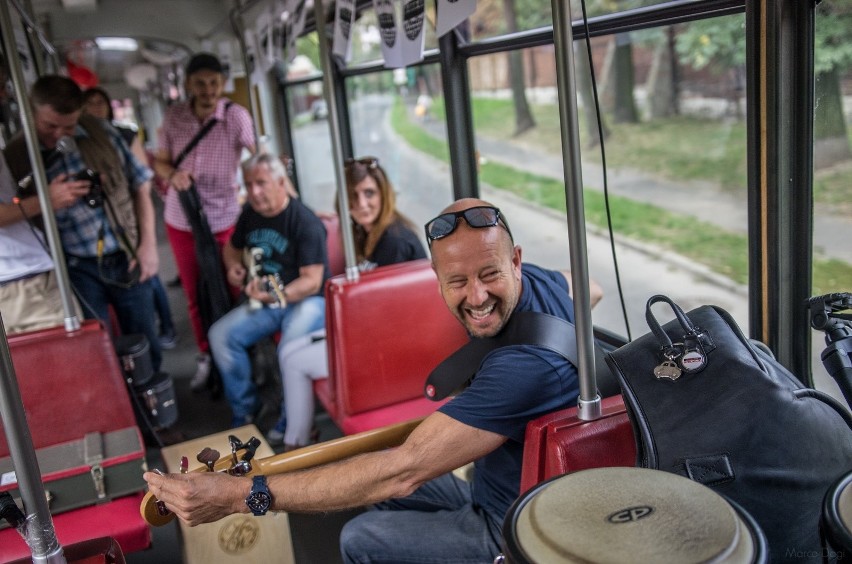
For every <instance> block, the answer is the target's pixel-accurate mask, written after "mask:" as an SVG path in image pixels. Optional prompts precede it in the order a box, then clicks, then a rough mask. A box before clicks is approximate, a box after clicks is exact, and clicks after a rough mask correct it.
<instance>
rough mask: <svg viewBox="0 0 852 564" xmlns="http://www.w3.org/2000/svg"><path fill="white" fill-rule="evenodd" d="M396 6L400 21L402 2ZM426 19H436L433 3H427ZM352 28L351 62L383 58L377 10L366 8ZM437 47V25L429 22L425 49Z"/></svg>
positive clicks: (431, 20)
mask: <svg viewBox="0 0 852 564" xmlns="http://www.w3.org/2000/svg"><path fill="white" fill-rule="evenodd" d="M394 6H395V7H396V18H397V21H399V18H400V17H401V16H402V3H394ZM426 19H427V20H429V21H430V22H433V23H434V21H435V9H434V6H433V5H432V4H431V3H429V4H427V5H426ZM352 29H353V34H352V59H351V60H350V61H349V64H359V63H366V62H370V61H379V60H382V50H381V40H382V38H381V34H380V32H379V24H378V21H377V18H376V10H375V9H374V8H372V7H370V8H367V9H365V10H364V11H363V12H362V13H360V14H359V16H358V19H357V20H356V21H355V25H354V26H353V28H352ZM437 48H438V38H437V37H436V36H435V26H434V25H432V24H428V23H427V24H426V26H425V28H424V41H423V49H424V50H427V51H428V50H430V49H437Z"/></svg>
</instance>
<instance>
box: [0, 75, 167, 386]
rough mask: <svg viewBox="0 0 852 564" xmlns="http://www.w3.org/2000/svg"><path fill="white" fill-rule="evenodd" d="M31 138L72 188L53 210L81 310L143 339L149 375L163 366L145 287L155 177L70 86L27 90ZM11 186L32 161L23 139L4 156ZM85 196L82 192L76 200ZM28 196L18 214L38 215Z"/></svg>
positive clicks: (152, 257) (48, 168) (58, 80)
mask: <svg viewBox="0 0 852 564" xmlns="http://www.w3.org/2000/svg"><path fill="white" fill-rule="evenodd" d="M30 103H31V105H32V110H33V119H34V122H35V130H36V136H37V137H38V141H39V145H40V147H41V151H42V159H43V161H44V163H45V173H46V174H47V178H48V181H53V180H54V179H57V178H60V176H61V175H66V176H65V178H66V179H76V180H79V181H83V182H84V184H83V186H85V190H81V189H80V185H79V184H75V186H76V187H77V191H75V192H72V193H70V195H69V197H71V196H76V198H72V201H71V203H70V204H68V205H66V206H65V207H61V208H58V209H56V210H55V215H56V223H57V228H58V230H59V236H60V240H61V242H62V248H63V250H64V251H65V256H66V262H67V265H68V274H69V277H70V279H71V284H72V285H73V286H74V290H75V292H76V293H77V296H78V297H79V298H80V300H81V304H82V306H83V312H84V314H85V316H86V317H88V318H97V319H100V320H101V321H103V322H104V323H106V324H107V326H109V306H110V305H112V307H113V309H114V310H115V313H116V315H117V316H118V321H119V324H120V325H121V330H122V331H123V332H126V333H144V334H145V336H146V337H147V338H148V342H149V344H150V346H151V359H152V361H153V364H154V370H155V371H158V370H159V368H160V363H161V360H162V353H161V351H160V346H159V341H158V339H157V332H156V329H155V325H154V318H153V310H154V308H153V299H154V298H153V291H152V288H151V285H150V282H148V279H150V278H151V276H153V275H154V274H156V273H157V269H158V268H159V257H158V255H157V241H156V233H155V225H154V207H153V202H152V201H151V194H150V192H151V183H150V180H151V177H152V176H153V173H152V172H151V170H150V169H148V168H147V167H146V166H145V165H144V164H143V163H140V162H139V161H138V160H137V159H136V157H134V156H133V154H132V153H131V151H130V149H129V148H128V147H127V145H126V144H125V143H124V141H123V140H122V138H121V135H120V134H119V133H118V131H116V130H115V128H113V127H112V126H111V125H110V124H108V123H107V122H105V121H103V120H98V119H97V118H92V117H90V116H81V113H82V108H83V92H82V91H81V90H80V88H79V87H78V86H77V84H75V83H74V82H73V81H72V80H70V79H68V78H65V77H62V76H56V75H48V76H43V77H41V78H39V79H38V80H37V81H36V82H35V84H33V87H32V89H31V91H30ZM4 153H5V156H6V161H7V163H8V164H9V168H10V170H11V171H12V173H13V176H14V177H15V179H16V180H20V179H22V178H25V177H26V176H27V174H28V173H29V171H30V161H29V156H28V153H27V148H26V144H25V141H24V138H23V136H22V135H20V134H19V135H17V136H16V137H15V138H13V139H12V140H11V141H10V142H9V146H8V147H7V148H6V150H5V151H4ZM80 192H82V194H80ZM33 199H35V196H34V195H32V194H31V193H30V192H29V191H27V192H25V193H21V194H19V202H20V204H21V206H20V211H21V213H22V214H23V215H25V216H26V217H23V219H28V220H30V219H31V216H30V215H29V214H27V210H28V209H29V210H31V211H32V212H35V213H41V210H40V209H39V208H38V202H37V199H36V200H35V202H33Z"/></svg>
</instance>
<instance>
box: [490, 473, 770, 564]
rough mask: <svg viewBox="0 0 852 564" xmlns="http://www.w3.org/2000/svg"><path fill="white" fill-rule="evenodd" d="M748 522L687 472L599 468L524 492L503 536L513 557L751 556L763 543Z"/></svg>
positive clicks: (680, 559) (679, 559) (674, 559)
mask: <svg viewBox="0 0 852 564" xmlns="http://www.w3.org/2000/svg"><path fill="white" fill-rule="evenodd" d="M747 521H748V523H747V522H746V521H744V520H743V519H742V518H741V517H740V514H739V513H738V511H737V510H736V509H735V508H734V507H733V506H732V505H731V504H730V503H728V502H727V501H726V500H725V499H724V498H723V497H722V496H720V495H719V494H717V493H715V492H714V491H713V490H711V489H710V488H708V487H706V486H703V485H701V484H698V483H696V482H693V481H692V480H689V479H687V478H683V477H681V476H677V475H675V474H671V473H669V472H662V471H659V470H647V469H644V468H598V469H594V470H584V471H581V472H576V473H573V474H568V475H565V476H561V477H559V478H554V479H552V480H550V481H547V482H544V483H542V484H539V486H537V487H536V488H533V489H532V490H530V491H529V492H527V494H525V495H524V496H522V497H521V498H520V499H518V501H517V502H516V503H515V505H514V506H513V507H512V509H511V510H510V511H509V516H508V518H507V522H506V524H505V525H504V536H505V537H506V542H507V553H508V554H507V556H508V558H509V561H511V562H513V563H515V562H530V563H541V564H544V563H547V564H551V563H554V562H629V563H634V562H657V563H667V562H671V563H677V564H683V563H686V562H754V561H755V560H760V559H761V555H762V556H763V557H765V553H766V551H765V545H764V544H763V543H761V540H760V538H759V535H757V537H756V536H754V535H753V534H752V530H753V529H756V525H754V522H753V521H752V520H751V519H750V518H748V519H747ZM507 529H508V530H507Z"/></svg>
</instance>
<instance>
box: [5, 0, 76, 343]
mask: <svg viewBox="0 0 852 564" xmlns="http://www.w3.org/2000/svg"><path fill="white" fill-rule="evenodd" d="M0 32H2V34H3V49H5V51H6V53H17V52H18V47H17V45H15V36H14V31H13V29H12V17H11V15H10V14H9V4H8V3H7V2H0ZM6 59H7V62H8V64H9V73H10V74H11V75H12V83H13V84H14V86H15V96H17V98H18V101H19V104H18V107H19V108H20V110H21V122H22V124H23V129H24V137H25V138H26V142H27V151H28V152H29V154H30V164H31V165H32V169H33V179H34V180H35V183H36V190H37V192H38V201H39V205H40V206H41V216H42V218H43V219H44V233H45V235H46V236H47V243H48V245H49V246H50V254H51V257H52V258H53V266H54V270H55V271H56V282H57V284H58V286H59V297H60V299H61V300H62V311H63V312H64V315H65V330H66V331H68V332H71V331H76V330H77V329H79V328H80V319H79V318H78V317H77V314H76V311H75V308H74V305H73V302H72V301H71V299H72V293H71V282H70V280H69V278H68V268H67V266H66V264H65V254H64V253H63V252H62V243H61V242H60V239H59V230H58V229H57V227H56V217H55V216H54V215H53V206H52V205H51V203H50V192H49V188H48V182H47V176H46V174H45V172H44V164H43V162H42V159H41V149H40V148H39V146H38V137H36V132H35V125H34V124H35V121H34V120H33V112H32V108H31V107H30V103H29V98H28V95H27V91H26V89H25V88H24V83H25V81H24V73H23V70H22V69H21V61H20V59H19V58H18V57H15V56H9V57H6Z"/></svg>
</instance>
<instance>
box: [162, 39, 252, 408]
mask: <svg viewBox="0 0 852 564" xmlns="http://www.w3.org/2000/svg"><path fill="white" fill-rule="evenodd" d="M224 85H225V74H224V69H223V67H222V64H221V63H220V62H219V60H218V59H217V58H216V57H215V56H213V55H211V54H209V53H199V54H197V55H195V56H193V57H192V59H190V61H189V63H188V64H187V67H186V92H187V95H188V97H189V99H188V100H187V101H185V102H181V103H178V104H175V105H173V106H172V107H170V108H169V109H168V111H167V112H166V115H165V117H164V119H163V125H162V134H161V135H160V147H159V150H158V151H157V155H156V161H155V163H154V168H155V169H156V171H157V173H158V174H159V175H160V176H161V177H162V178H166V179H168V192H167V193H166V199H165V200H166V203H165V221H166V230H167V234H168V237H169V242H170V243H171V246H172V252H173V253H174V256H175V263H176V264H177V268H178V274H179V275H180V279H181V281H182V284H183V288H184V292H186V298H187V302H188V306H189V317H190V321H191V323H192V329H193V332H194V333H195V340H196V342H197V344H198V350H199V355H198V370H197V371H196V373H195V376H193V378H192V381H191V382H190V386H191V388H192V389H193V390H194V391H198V390H201V389H202V388H204V387H205V385H206V384H207V379H208V377H209V375H210V351H209V345H208V342H207V334H206V331H205V328H204V326H203V325H202V322H201V314H200V311H199V306H198V296H197V283H198V277H199V275H200V272H199V267H198V262H197V260H196V256H195V239H194V236H193V233H192V229H191V227H190V223H189V221H188V220H187V218H186V215H185V214H184V211H183V208H182V207H181V204H180V200H179V198H178V192H179V191H182V190H187V189H189V187H190V186H191V185H192V183H193V181H194V182H195V186H196V188H197V190H198V194H199V196H200V198H201V203H202V205H203V207H204V212H205V215H206V216H207V222H208V223H209V224H210V229H211V231H212V232H213V235H214V237H215V238H216V242H217V244H218V246H219V250H220V252H221V249H222V246H223V245H224V244H225V243H226V242H227V241H228V240H229V239H230V238H231V233H233V231H234V224H235V223H236V220H237V216H238V215H239V212H240V208H239V203H238V201H237V192H238V189H239V187H238V185H237V169H238V167H239V163H240V155H241V153H242V151H243V149H248V150H249V151H250V152H251V153H254V152H255V137H254V126H253V124H252V119H251V115H250V114H249V112H248V111H247V110H246V109H245V108H243V107H242V106H240V105H238V104H235V103H233V102H230V101H228V100H227V99H226V98H225V97H224V96H223V91H224ZM210 120H216V121H217V123H216V124H215V125H214V126H213V127H212V128H211V129H210V130H209V132H207V134H206V135H205V136H204V137H203V138H202V139H201V140H200V141H199V142H198V144H197V145H196V146H195V148H193V149H192V151H191V152H189V153H188V154H187V156H186V157H185V158H184V159H183V161H182V162H181V163H180V165H179V166H178V167H177V168H175V167H174V165H173V163H174V162H175V160H176V158H177V156H178V155H179V154H180V153H181V152H182V151H183V150H184V148H185V147H186V146H187V145H188V144H189V143H190V141H192V139H193V138H194V137H195V136H196V134H197V133H198V132H199V131H200V130H201V129H202V128H203V127H204V126H205V125H206V124H207V123H208V122H209V121H210Z"/></svg>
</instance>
